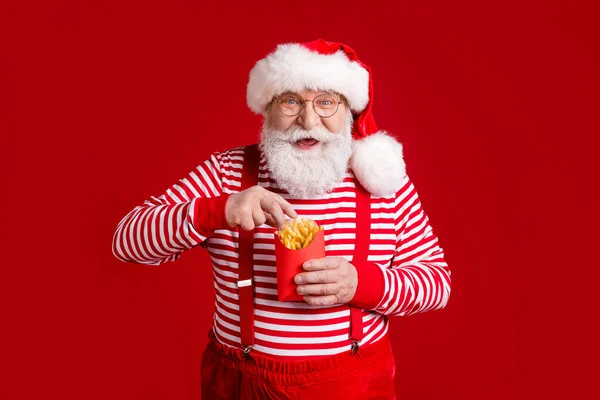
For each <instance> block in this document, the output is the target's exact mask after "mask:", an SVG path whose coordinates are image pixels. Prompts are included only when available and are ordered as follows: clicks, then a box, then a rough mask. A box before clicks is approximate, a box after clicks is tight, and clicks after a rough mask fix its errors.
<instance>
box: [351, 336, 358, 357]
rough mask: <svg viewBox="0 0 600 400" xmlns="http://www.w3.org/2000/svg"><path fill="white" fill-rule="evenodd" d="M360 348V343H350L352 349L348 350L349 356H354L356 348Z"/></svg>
mask: <svg viewBox="0 0 600 400" xmlns="http://www.w3.org/2000/svg"><path fill="white" fill-rule="evenodd" d="M359 347H360V342H358V341H356V340H355V341H354V342H352V348H351V349H350V355H352V356H353V355H355V354H356V353H357V352H358V348H359Z"/></svg>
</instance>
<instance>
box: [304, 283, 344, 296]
mask: <svg viewBox="0 0 600 400" xmlns="http://www.w3.org/2000/svg"><path fill="white" fill-rule="evenodd" d="M296 291H297V292H298V294H303V295H307V294H308V295H311V294H312V295H318V296H327V295H332V294H338V293H339V291H340V287H339V285H338V284H337V283H327V284H322V285H298V287H297V288H296Z"/></svg>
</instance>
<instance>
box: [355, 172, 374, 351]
mask: <svg viewBox="0 0 600 400" xmlns="http://www.w3.org/2000/svg"><path fill="white" fill-rule="evenodd" d="M354 182H355V184H356V243H355V247H354V255H353V257H352V261H354V262H361V263H363V262H366V261H367V257H368V255H369V242H370V241H371V195H370V194H369V193H368V192H367V191H366V190H365V188H363V187H362V186H361V184H360V183H358V181H357V180H355V181H354ZM364 336H365V335H364V332H363V320H362V310H361V309H360V308H357V307H353V306H350V339H351V340H353V341H356V342H360V341H361V340H362V339H363V338H364ZM355 351H356V349H353V352H355Z"/></svg>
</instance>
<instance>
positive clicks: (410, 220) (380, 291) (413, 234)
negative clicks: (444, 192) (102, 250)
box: [113, 148, 450, 359]
mask: <svg viewBox="0 0 600 400" xmlns="http://www.w3.org/2000/svg"><path fill="white" fill-rule="evenodd" d="M243 163H244V148H236V149H232V150H229V151H225V152H222V153H214V154H212V155H211V157H210V159H209V160H207V161H205V162H204V163H202V164H200V165H199V166H198V167H196V169H194V170H193V171H191V172H190V173H189V174H188V175H187V176H186V177H184V178H182V179H181V180H180V181H179V182H177V183H176V184H174V185H173V186H171V187H170V188H168V189H167V190H166V192H165V193H164V194H162V195H160V196H158V197H154V196H153V197H150V199H148V200H146V201H145V202H144V203H143V204H142V205H140V206H138V207H135V208H134V209H133V210H132V211H131V212H130V213H129V214H127V215H126V216H125V217H124V218H123V219H122V220H121V222H120V223H119V225H118V227H117V229H116V232H115V235H114V237H113V253H114V255H115V256H116V257H117V258H118V259H120V260H122V261H126V262H134V263H141V264H148V265H160V264H163V263H166V262H169V261H175V260H177V259H178V258H179V256H180V255H181V253H182V252H183V251H185V250H189V249H191V248H193V247H195V246H198V245H201V246H202V247H204V248H205V249H207V250H208V252H209V254H210V258H211V263H212V268H213V277H214V287H215V293H216V298H215V315H214V325H213V329H214V333H215V336H216V338H217V339H218V340H219V341H220V342H221V343H223V344H225V345H228V346H233V347H238V348H239V347H240V346H241V340H240V329H239V305H238V294H237V285H236V282H237V280H238V229H231V228H229V227H228V226H227V224H226V222H225V219H224V207H225V201H226V198H228V197H229V195H231V194H234V193H238V192H239V191H240V190H241V183H242V179H241V178H242V165H243ZM258 184H259V185H260V186H262V187H264V188H266V189H267V190H270V191H272V192H275V193H278V194H279V195H281V196H282V197H283V198H284V199H286V200H287V201H288V202H290V203H291V204H292V205H293V207H294V209H295V210H296V212H297V213H298V215H299V216H301V217H305V218H310V219H313V220H314V221H316V222H317V223H318V224H319V225H321V226H323V227H324V229H325V251H326V255H327V256H338V257H344V258H346V259H347V260H348V261H351V260H352V256H353V251H354V243H355V237H356V232H355V228H356V223H355V217H356V213H355V210H356V201H355V200H356V187H355V178H354V175H353V174H352V171H351V170H348V172H347V173H346V175H345V177H344V179H343V181H342V182H340V183H339V184H338V185H337V186H336V187H335V188H334V190H333V191H331V192H330V193H328V194H326V195H323V196H319V197H314V198H309V199H295V198H292V197H290V196H289V195H288V194H287V192H285V191H284V190H282V189H280V188H279V187H278V186H277V183H276V182H275V181H274V180H273V179H272V178H271V177H270V175H269V170H268V168H267V165H266V160H265V158H264V154H261V162H260V166H259V178H258ZM370 210H371V233H370V238H371V241H370V244H369V254H368V264H369V265H368V267H366V266H361V267H360V269H359V267H358V266H357V270H358V271H359V290H357V294H356V295H355V299H353V301H351V304H353V305H357V306H360V308H362V309H363V311H362V314H363V332H364V335H365V336H364V339H363V340H362V342H361V344H367V343H373V342H376V341H378V340H380V339H381V338H383V337H384V336H385V335H386V334H387V330H388V319H387V316H388V315H398V316H407V315H411V314H415V313H421V312H426V311H431V310H437V309H440V308H443V307H444V306H445V305H446V303H447V302H448V298H449V296H450V270H449V268H448V265H447V264H446V262H445V261H444V253H443V250H442V248H441V247H440V246H439V245H438V239H437V237H436V236H435V235H434V234H433V232H432V228H431V226H430V225H429V220H428V218H427V215H426V214H425V212H424V211H423V209H422V207H421V203H420V201H419V198H418V195H417V192H416V190H415V188H414V186H413V184H412V182H411V181H410V179H409V177H408V176H406V177H405V178H404V182H403V183H402V187H401V188H400V189H399V190H398V191H397V192H396V193H395V194H394V195H391V196H388V197H375V196H372V195H371V198H370ZM274 231H275V230H274V228H272V227H270V226H268V225H261V226H259V227H257V228H256V229H255V233H254V280H255V299H254V302H255V304H254V325H255V346H254V350H253V351H256V352H257V353H262V354H266V355H269V356H271V357H275V358H286V359H300V358H310V357H314V356H324V355H330V354H337V353H341V352H344V351H349V350H350V348H351V340H350V339H349V325H350V309H349V307H348V305H339V304H338V305H333V306H325V307H316V306H311V305H309V304H307V303H304V302H279V301H277V280H276V275H275V246H274V242H273V232H274ZM359 292H361V294H360V296H359ZM358 297H360V298H358ZM354 300H356V303H357V304H354V303H353V302H354Z"/></svg>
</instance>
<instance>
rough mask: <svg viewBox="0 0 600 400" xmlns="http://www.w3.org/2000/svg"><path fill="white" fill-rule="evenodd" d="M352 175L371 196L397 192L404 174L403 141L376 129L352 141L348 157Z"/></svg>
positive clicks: (383, 195)
mask: <svg viewBox="0 0 600 400" xmlns="http://www.w3.org/2000/svg"><path fill="white" fill-rule="evenodd" d="M350 167H351V168H352V171H353V172H354V176H356V178H357V179H358V181H359V182H360V183H361V185H363V187H364V188H365V189H366V190H367V191H369V192H370V193H371V194H373V195H374V196H378V197H387V196H391V195H393V194H394V193H396V192H397V191H398V190H399V189H400V187H401V185H402V182H403V180H404V177H405V176H406V164H405V163H404V157H403V155H402V144H400V143H399V142H398V141H397V140H396V139H394V138H393V137H391V136H389V135H388V134H387V132H385V131H379V132H377V133H375V134H373V135H369V136H367V137H366V138H364V139H361V140H357V141H355V142H354V152H353V154H352V158H351V159H350Z"/></svg>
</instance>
